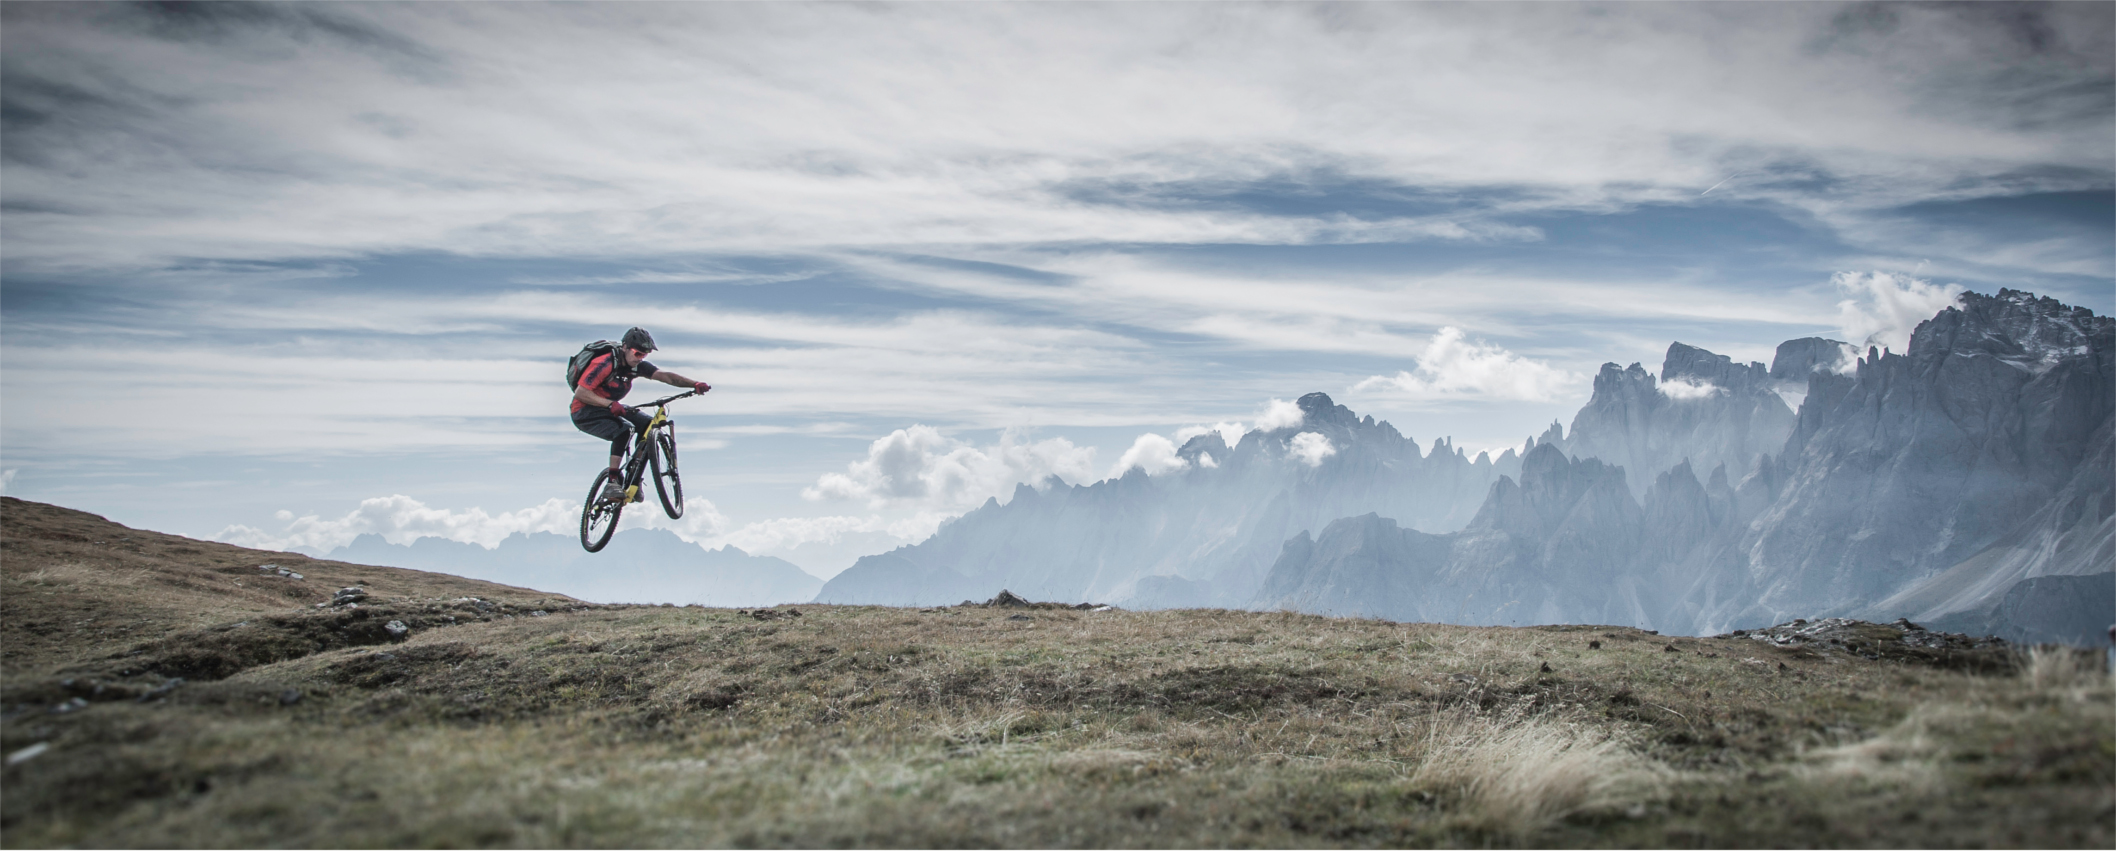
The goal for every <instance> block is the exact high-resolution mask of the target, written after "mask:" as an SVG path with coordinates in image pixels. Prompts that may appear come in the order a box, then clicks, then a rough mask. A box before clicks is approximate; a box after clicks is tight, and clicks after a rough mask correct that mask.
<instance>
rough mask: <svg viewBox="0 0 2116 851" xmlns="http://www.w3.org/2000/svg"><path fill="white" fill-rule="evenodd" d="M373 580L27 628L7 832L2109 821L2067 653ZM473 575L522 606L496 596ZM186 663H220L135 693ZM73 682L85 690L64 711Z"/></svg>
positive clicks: (2093, 734) (2068, 826)
mask: <svg viewBox="0 0 2116 851" xmlns="http://www.w3.org/2000/svg"><path fill="white" fill-rule="evenodd" d="M8 508H9V511H10V512H11V513H12V512H13V511H14V510H15V507H14V506H13V505H12V504H9V506H8ZM22 525H23V526H27V525H30V524H22ZM18 528H20V526H18V524H17V523H16V522H14V518H13V517H12V516H10V517H9V522H8V524H7V534H8V536H9V538H8V540H7V541H6V542H5V546H6V547H7V549H6V552H7V553H8V554H9V560H8V562H9V563H8V564H7V565H6V567H7V571H8V572H7V576H8V580H9V581H10V582H14V581H16V573H17V572H19V573H20V574H21V576H22V580H21V581H23V582H32V581H36V582H51V583H56V582H59V581H65V582H71V583H73V587H77V588H78V587H84V586H85V585H86V584H87V583H89V582H93V581H95V580H94V579H93V578H82V577H78V576H75V577H73V578H66V577H65V576H64V575H63V574H64V571H63V570H54V571H53V572H51V573H47V574H46V575H45V576H44V577H43V578H42V579H38V580H30V579H28V577H29V576H31V575H32V574H35V573H36V572H37V571H39V570H45V569H47V567H45V566H32V565H22V564H18V563H17V562H16V559H15V553H17V552H19V551H20V550H18V549H17V548H16V543H15V540H14V536H15V535H16V534H17V530H18ZM113 528H115V527H113ZM190 545H191V546H196V547H198V548H199V550H200V553H199V554H198V556H200V557H221V553H220V551H218V550H215V549H213V547H215V546H217V545H205V544H198V543H197V542H192V543H191V544H190ZM228 549H230V550H232V549H233V548H228ZM52 555H53V556H54V557H53V558H52V559H50V560H49V566H50V567H53V568H56V567H57V566H58V565H61V564H64V563H68V562H78V561H82V560H83V559H82V558H80V557H79V555H77V554H69V553H63V552H55V553H53V554H52ZM225 557H226V558H228V559H232V560H233V561H234V562H238V563H239V562H247V561H255V560H256V559H258V554H254V553H247V552H245V551H236V552H234V553H229V554H226V556H225ZM274 557H275V558H276V556H274ZM308 564H309V566H314V565H316V563H315V562H309V563H308ZM18 567H19V568H21V569H20V570H19V571H17V568H18ZM172 569H174V568H172ZM185 569H192V568H185ZM207 569H208V570H210V568H207ZM252 569H254V568H252ZM296 569H300V570H303V572H304V573H307V572H308V567H297V568H296ZM325 569H339V568H329V567H326V568H325ZM343 569H345V570H348V571H350V570H353V569H355V568H353V567H351V566H348V567H346V568H343ZM357 569H358V570H362V571H369V572H372V573H374V574H375V575H374V577H373V578H374V580H375V586H376V587H385V588H394V589H398V590H396V591H395V592H393V593H391V594H389V595H386V596H383V597H382V598H381V599H380V600H379V602H378V604H377V605H374V606H372V607H369V608H368V609H367V611H368V612H369V614H368V615H367V616H366V617H365V618H356V617H353V616H351V615H350V613H347V612H319V611H316V610H314V609H313V608H312V607H305V608H304V609H303V610H302V611H301V612H298V613H297V612H295V611H293V610H292V609H291V608H290V607H287V606H285V605H284V604H279V603H276V602H275V603H274V605H273V606H272V607H270V608H259V609H255V610H251V611H241V610H239V606H238V604H236V603H228V602H225V601H223V602H222V603H220V604H219V605H222V606H225V607H228V608H225V609H222V611H225V612H227V614H226V615H223V616H222V618H221V619H220V620H217V621H214V622H211V623H207V624H197V623H193V622H190V621H187V620H185V619H184V618H182V617H181V616H180V614H178V615H171V616H170V617H169V618H168V620H167V623H168V626H166V627H165V628H164V630H165V631H164V632H163V633H161V634H158V635H151V636H140V637H139V638H138V639H137V640H134V641H132V642H131V643H129V644H115V643H106V644H102V645H97V646H98V647H99V648H101V649H102V653H101V655H97V654H96V653H94V652H89V651H79V652H53V653H50V654H47V655H45V656H43V657H41V658H31V657H30V656H28V655H25V656H24V657H23V658H22V659H21V660H20V667H19V668H15V667H10V668H9V669H8V670H7V676H6V680H5V682H4V684H0V691H4V693H0V706H6V707H8V711H7V713H6V715H5V716H4V717H0V750H5V751H6V752H9V753H14V752H17V751H19V750H21V749H23V748H27V747H30V746H32V745H35V744H40V743H41V744H44V745H46V746H47V748H48V750H46V751H45V752H43V753H41V754H39V755H37V756H36V757H34V758H30V759H26V760H23V761H21V762H19V763H18V764H16V765H12V766H9V767H8V768H6V769H5V775H4V780H5V786H6V789H7V791H8V794H7V795H6V796H5V797H4V798H0V840H4V841H5V843H6V844H8V845H9V846H11V847H18V846H19V847H31V846H56V845H176V846H259V845H275V846H276V845H331V846H367V845H386V846H411V845H420V846H432V845H461V846H605V845H608V846H635V847H649V846H651V847H662V846H699V845H739V846H766V845H795V846H804V847H821V846H919V847H942V846H946V847H955V846H973V845H974V846H1110V845H1122V846H1185V847H1195V846H1205V845H1243V846H1257V845H1263V846H1304V847H1306V846H1408V845H1446V846H1487V845H1492V844H1500V845H1515V844H1526V845H1553V846H1556V845H1563V846H1581V845H1650V846H1663V845H1700V844H1701V845H1715V846H1733V845H1742V846H1752V845H1773V846H1777V845H1788V846H1791V845H1801V846H1811V845H1825V846H1839V847H1849V846H1877V845H1879V846H1902V845H1913V846H1960V845H1999V846H2021V845H2039V846H2060V847H2107V846H2108V844H2109V842H2110V840H2111V838H2112V835H2111V830H2110V823H2111V820H2112V815H2116V809H2112V800H2116V735H2112V727H2116V723H2112V722H2116V710H2112V706H2116V695H2112V694H2111V691H2110V688H2109V681H2108V678H2107V677H2106V676H2105V675H2100V676H2098V677H2097V676H2095V675H2094V674H2093V672H2092V671H2090V670H2089V667H2090V666H2089V665H2088V664H2087V663H2086V662H2085V661H2081V660H2076V659H2066V658H2064V657H2060V656H2058V655H2054V654H2050V653H2047V652H2045V653H2043V654H2041V655H2031V656H2029V657H2027V658H2025V659H2024V660H2023V663H2022V665H2021V666H2020V668H2019V671H2018V672H2017V673H2015V672H2008V673H2004V674H1978V673H1975V672H1974V671H1975V670H1976V669H1977V666H1950V665H1948V664H1944V663H1945V661H1946V660H1938V659H1935V660H1924V661H1905V660H1902V659H1895V660H1891V659H1879V660H1871V659H1866V658H1863V657H1861V656H1859V655H1856V654H1850V653H1843V652H1837V651H1831V650H1828V649H1826V648H1825V649H1811V648H1810V649H1781V648H1775V647H1771V646H1767V645H1765V644H1762V643H1759V642H1753V641H1749V640H1746V639H1691V638H1669V637H1664V636H1656V635H1650V634H1646V633H1641V632H1637V631H1635V630H1628V629H1617V628H1610V627H1547V628H1535V629H1499V628H1469V627H1450V626H1440V625H1431V624H1395V623H1387V622H1382V621H1361V620H1340V619H1329V618H1320V617H1312V616H1305V615H1294V614H1284V613H1263V612H1224V611H1171V612H1152V613H1140V612H1125V611H1109V612H1080V611H1073V610H1067V609H1037V610H1030V611H1026V612H1023V611H1020V610H1007V609H984V608H943V609H935V610H925V611H920V610H907V609H888V608H875V607H832V606H817V607H810V606H802V607H800V608H801V610H802V612H803V615H804V616H803V617H800V618H788V619H781V620H771V621H759V620H757V619H755V618H753V617H749V616H745V615H740V614H737V613H735V612H730V611H726V610H712V609H698V608H663V607H588V606H579V605H574V604H571V603H566V604H565V605H564V606H563V607H561V606H560V605H559V604H558V603H554V602H552V601H553V600H556V599H557V598H554V597H550V596H549V595H539V594H537V593H536V592H528V591H519V590H518V589H516V590H510V589H495V588H489V587H488V588H486V589H482V590H478V589H473V588H471V587H470V586H465V585H451V584H449V583H469V582H470V580H454V579H453V578H425V577H431V576H432V575H430V574H419V575H410V574H411V572H408V571H402V572H388V569H384V568H357ZM159 582H160V580H158V579H155V578H153V577H152V576H149V577H142V578H141V579H139V580H138V581H137V582H136V583H135V584H134V585H132V586H118V585H116V584H115V583H105V584H102V585H97V586H95V587H96V588H98V589H100V590H97V591H96V592H95V593H96V594H101V595H105V596H106V597H112V598H113V599H114V600H116V602H104V603H95V604H94V605H100V606H105V607H106V608H107V607H112V606H116V607H123V606H126V605H144V602H142V601H138V600H136V599H134V598H128V597H126V596H125V594H126V593H127V592H125V591H124V588H125V587H131V588H143V587H155V588H159V587H163V586H162V585H160V584H157V583H159ZM421 583H435V584H431V585H422V584H421ZM326 584H327V585H329V586H330V587H331V588H335V587H336V586H335V584H333V583H326ZM10 587H12V586H10ZM30 587H40V586H34V585H33V586H30ZM54 587H56V586H54ZM466 589H470V590H471V591H472V593H468V594H467V596H484V597H486V598H487V599H493V598H503V597H504V595H506V594H515V595H516V597H515V598H513V599H512V600H511V602H510V607H509V608H505V609H497V608H495V609H494V610H492V611H485V610H483V609H479V608H477V607H475V606H469V605H468V604H463V603H459V602H458V601H457V600H456V598H457V597H460V596H466V593H465V592H466ZM82 593H83V594H84V595H85V596H82V597H81V598H80V599H82V600H90V599H92V598H93V595H86V592H82ZM326 593H327V591H326ZM13 596H14V595H13V594H10V595H9V597H10V598H12V597H13ZM128 599H131V600H133V602H131V603H126V602H123V601H124V600H128ZM538 599H542V600H544V603H543V604H542V605H544V606H548V607H549V608H547V609H545V611H547V612H548V614H547V615H546V616H543V617H535V616H531V615H530V614H529V611H530V610H529V609H528V608H525V607H526V606H530V605H537V603H536V601H537V600H538ZM39 602H41V601H37V600H31V601H30V604H29V605H25V606H24V607H23V608H20V609H17V608H15V607H14V606H15V605H16V603H15V601H13V600H12V599H0V605H5V606H7V608H6V609H5V612H6V614H7V617H8V618H9V619H13V618H15V617H18V616H20V617H26V618H36V619H42V618H45V617H46V615H44V614H42V613H41V610H39V609H37V608H36V605H35V604H37V603H39ZM81 605H84V606H88V605H90V604H89V603H86V602H84V603H82V604H81ZM1021 616H1025V617H1026V619H1025V620H1016V619H1014V618H1015V617H1021ZM449 618H454V620H453V621H450V620H449ZM378 619H380V620H387V619H397V620H401V621H404V622H406V623H408V624H410V625H412V627H413V629H412V632H411V635H410V637H409V638H408V639H406V640H403V641H401V642H400V641H396V640H394V639H391V638H388V637H387V636H386V634H379V635H378V633H377V632H375V631H374V630H373V629H372V627H373V625H374V623H375V622H376V621H377V620H378ZM234 623H242V624H244V625H243V626H239V627H238V626H233V624H234ZM7 628H9V629H12V627H11V626H9V627H7ZM1876 640H1879V636H1878V635H1877V639H1876ZM1589 641H1598V642H1600V644H1601V649H1589V647H1588V642H1589ZM1671 646H1672V647H1674V648H1675V650H1674V651H1673V652H1670V651H1669V650H1667V649H1666V648H1668V647H1671ZM319 648H320V649H319ZM135 651H136V652H135ZM201 660H210V661H211V664H207V663H206V662H202V661H201ZM1928 662H1929V663H1928ZM1781 665H1782V666H1783V667H1781ZM178 667H183V668H184V670H190V671H194V672H197V673H198V674H199V676H196V677H187V679H188V681H187V682H186V683H185V684H184V685H181V686H179V687H176V688H174V689H173V690H170V691H168V692H166V694H164V695H162V696H160V697H159V698H156V697H151V696H150V697H148V702H144V703H142V702H138V701H139V699H140V698H141V697H142V696H148V695H149V691H150V690H151V689H153V688H156V687H159V686H162V685H164V684H165V683H166V682H167V677H168V676H170V673H171V672H172V671H174V670H176V669H177V668H178ZM1546 667H1547V668H1548V670H1545V668H1546ZM69 681H70V682H69ZM98 687H100V688H102V692H100V693H97V692H96V691H95V689H96V688H98ZM289 695H292V698H291V699H290V698H289ZM73 696H80V697H82V698H83V700H85V701H86V702H87V703H86V708H83V709H79V710H74V711H66V712H57V713H55V712H52V711H51V708H52V707H53V706H56V705H58V704H60V703H61V702H62V701H64V700H68V699H70V698H71V697H73ZM120 698H122V699H120Z"/></svg>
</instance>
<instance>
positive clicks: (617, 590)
mask: <svg viewBox="0 0 2116 851" xmlns="http://www.w3.org/2000/svg"><path fill="white" fill-rule="evenodd" d="M328 557H329V558H330V559H332V560H335V561H343V562H352V563H356V564H375V565H389V566H392V567H409V568H415V569H419V570H431V571H438V572H442V573H451V574H455V575H457V576H464V577H469V578H471V579H482V580H486V581H489V582H500V583H504V584H507V585H517V586H521V587H524V588H537V589H540V590H544V591H555V592H558V593H561V594H565V595H568V596H571V597H575V598H578V599H582V600H587V601H589V602H595V603H680V604H688V603H697V604H699V605H705V606H770V605H775V604H778V603H799V602H806V601H807V600H808V599H809V598H811V597H814V596H815V594H816V591H817V590H819V589H820V588H821V587H822V585H823V580H821V579H818V578H816V577H814V576H811V575H809V574H808V573H807V572H806V571H803V570H801V569H800V568H799V567H796V566H794V565H793V564H792V563H791V562H788V561H786V560H784V559H778V558H773V557H771V556H755V555H750V554H749V553H746V552H743V551H742V550H740V549H737V548H735V547H721V548H719V549H715V550H708V549H704V548H702V547H699V546H698V545H696V544H692V543H690V542H687V541H685V540H683V539H682V538H679V537H676V535H675V533H673V532H668V531H663V530H659V529H626V530H623V531H620V532H618V533H617V534H616V535H613V536H611V538H610V543H609V545H608V546H606V547H604V548H603V550H602V552H600V553H589V552H587V551H585V550H582V549H581V547H580V541H579V540H577V539H575V538H573V537H572V536H570V535H554V534H550V533H547V532H538V533H535V534H522V533H516V534H513V535H509V536H507V538H506V539H505V540H503V541H501V542H500V543H499V545H498V546H497V547H494V548H492V549H489V550H488V549H486V548H484V547H482V546H479V545H477V544H470V543H462V542H458V541H450V540H447V539H445V538H438V537H425V538H419V539H417V540H415V541H413V542H412V543H410V544H408V545H404V544H392V543H389V542H388V541H386V540H383V538H382V536H380V535H374V534H367V535H361V536H360V537H358V538H355V539H353V542H352V543H351V544H348V545H346V546H343V547H339V548H337V549H335V550H332V551H331V552H330V553H329V554H328Z"/></svg>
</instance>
